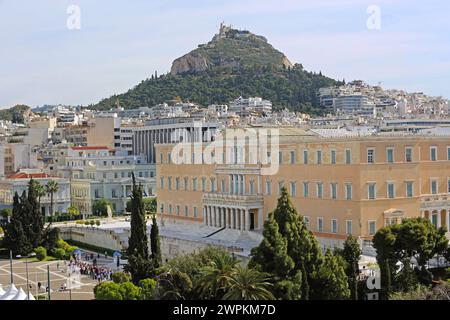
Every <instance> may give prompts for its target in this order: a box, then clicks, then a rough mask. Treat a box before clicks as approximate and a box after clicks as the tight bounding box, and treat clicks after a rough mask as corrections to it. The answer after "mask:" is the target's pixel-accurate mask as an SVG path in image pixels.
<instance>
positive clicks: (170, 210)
mask: <svg viewBox="0 0 450 320" xmlns="http://www.w3.org/2000/svg"><path fill="white" fill-rule="evenodd" d="M169 214H172V205H171V204H169Z"/></svg>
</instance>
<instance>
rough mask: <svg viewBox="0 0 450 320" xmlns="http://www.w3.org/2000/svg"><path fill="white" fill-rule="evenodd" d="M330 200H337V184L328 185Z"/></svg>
mask: <svg viewBox="0 0 450 320" xmlns="http://www.w3.org/2000/svg"><path fill="white" fill-rule="evenodd" d="M330 193H331V199H337V183H331V184H330Z"/></svg>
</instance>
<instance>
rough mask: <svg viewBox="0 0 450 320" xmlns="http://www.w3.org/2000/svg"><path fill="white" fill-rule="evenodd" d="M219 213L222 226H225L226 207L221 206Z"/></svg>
mask: <svg viewBox="0 0 450 320" xmlns="http://www.w3.org/2000/svg"><path fill="white" fill-rule="evenodd" d="M220 214H221V219H222V228H226V226H227V208H221V210H220Z"/></svg>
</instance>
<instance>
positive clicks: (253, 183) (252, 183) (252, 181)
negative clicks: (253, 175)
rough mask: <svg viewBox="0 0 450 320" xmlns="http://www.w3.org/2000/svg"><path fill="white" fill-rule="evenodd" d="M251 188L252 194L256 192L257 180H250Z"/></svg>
mask: <svg viewBox="0 0 450 320" xmlns="http://www.w3.org/2000/svg"><path fill="white" fill-rule="evenodd" d="M249 188H250V190H249V191H250V194H254V193H255V181H254V180H250V182H249Z"/></svg>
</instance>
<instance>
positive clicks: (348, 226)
mask: <svg viewBox="0 0 450 320" xmlns="http://www.w3.org/2000/svg"><path fill="white" fill-rule="evenodd" d="M345 233H346V234H352V233H353V222H352V220H347V221H345Z"/></svg>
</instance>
